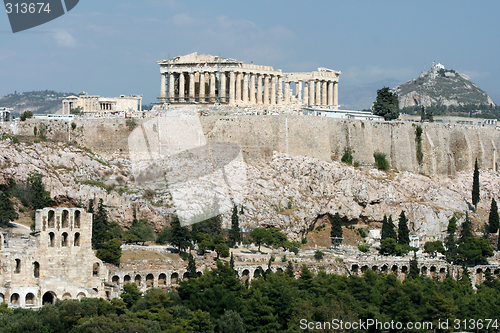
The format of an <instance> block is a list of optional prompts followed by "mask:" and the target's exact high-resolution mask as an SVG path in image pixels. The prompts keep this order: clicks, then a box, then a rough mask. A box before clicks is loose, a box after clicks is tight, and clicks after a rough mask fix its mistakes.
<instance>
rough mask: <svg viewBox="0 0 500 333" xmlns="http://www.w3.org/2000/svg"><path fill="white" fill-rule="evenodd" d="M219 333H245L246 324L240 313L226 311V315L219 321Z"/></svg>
mask: <svg viewBox="0 0 500 333" xmlns="http://www.w3.org/2000/svg"><path fill="white" fill-rule="evenodd" d="M217 328H218V332H220V333H244V332H245V324H244V323H243V320H242V319H241V317H240V315H239V313H238V312H236V311H233V310H224V314H223V315H222V316H221V317H220V318H219V320H218V321H217Z"/></svg>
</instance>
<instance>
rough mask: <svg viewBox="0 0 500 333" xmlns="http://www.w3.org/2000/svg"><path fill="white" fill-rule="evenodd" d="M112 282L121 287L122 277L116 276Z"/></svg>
mask: <svg viewBox="0 0 500 333" xmlns="http://www.w3.org/2000/svg"><path fill="white" fill-rule="evenodd" d="M111 282H113V283H115V284H117V285H120V277H119V276H118V275H114V276H113V277H112V278H111Z"/></svg>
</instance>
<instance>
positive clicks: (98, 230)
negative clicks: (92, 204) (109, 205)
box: [92, 198, 110, 248]
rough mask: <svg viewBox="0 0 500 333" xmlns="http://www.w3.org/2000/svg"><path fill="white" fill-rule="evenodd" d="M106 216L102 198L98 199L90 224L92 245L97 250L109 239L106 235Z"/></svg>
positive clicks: (108, 235)
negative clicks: (95, 211)
mask: <svg viewBox="0 0 500 333" xmlns="http://www.w3.org/2000/svg"><path fill="white" fill-rule="evenodd" d="M108 229H109V226H108V214H107V213H106V209H105V208H104V204H103V200H102V198H101V199H99V204H98V206H97V213H96V214H94V220H93V222H92V244H93V245H94V247H97V248H99V247H100V246H101V244H102V243H104V242H106V241H107V240H109V238H110V234H108Z"/></svg>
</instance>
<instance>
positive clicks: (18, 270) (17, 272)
mask: <svg viewBox="0 0 500 333" xmlns="http://www.w3.org/2000/svg"><path fill="white" fill-rule="evenodd" d="M14 273H15V274H19V273H21V259H16V268H15V269H14Z"/></svg>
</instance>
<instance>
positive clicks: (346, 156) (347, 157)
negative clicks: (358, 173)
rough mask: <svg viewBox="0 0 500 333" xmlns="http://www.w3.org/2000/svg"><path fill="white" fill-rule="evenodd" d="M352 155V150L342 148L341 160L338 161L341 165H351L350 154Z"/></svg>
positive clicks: (351, 158) (351, 157)
mask: <svg viewBox="0 0 500 333" xmlns="http://www.w3.org/2000/svg"><path fill="white" fill-rule="evenodd" d="M353 153H354V149H352V148H350V147H345V148H344V155H342V158H341V159H340V161H341V162H342V163H347V164H352V163H353V156H352V154H353Z"/></svg>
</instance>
